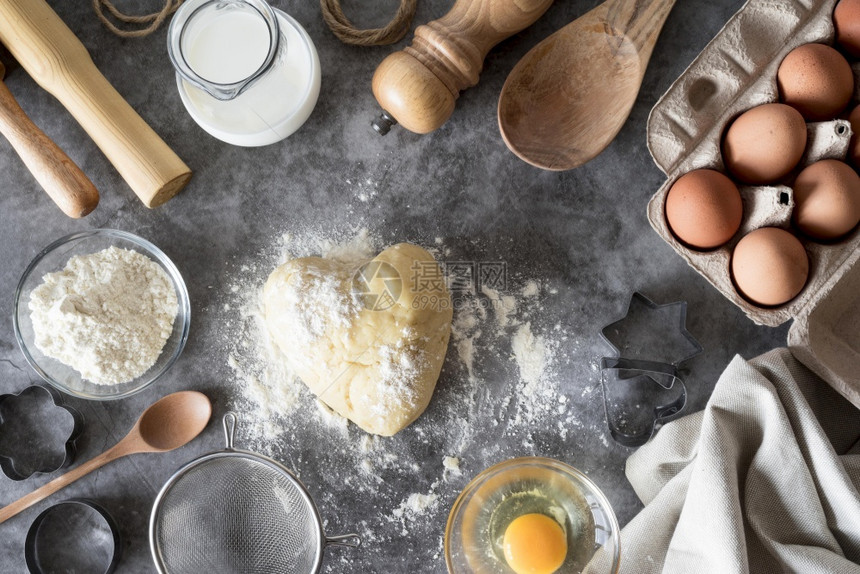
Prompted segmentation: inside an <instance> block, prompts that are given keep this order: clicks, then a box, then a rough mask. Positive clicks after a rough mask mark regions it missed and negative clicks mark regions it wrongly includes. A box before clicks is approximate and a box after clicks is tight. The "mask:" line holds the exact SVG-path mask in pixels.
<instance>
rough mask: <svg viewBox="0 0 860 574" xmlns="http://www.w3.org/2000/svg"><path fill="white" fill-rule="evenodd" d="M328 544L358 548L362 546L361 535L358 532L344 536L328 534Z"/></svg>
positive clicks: (326, 542)
mask: <svg viewBox="0 0 860 574" xmlns="http://www.w3.org/2000/svg"><path fill="white" fill-rule="evenodd" d="M325 545H326V546H343V547H346V548H358V547H359V546H361V537H360V536H359V535H358V534H343V535H342V536H330V537H329V536H327V537H326V539H325Z"/></svg>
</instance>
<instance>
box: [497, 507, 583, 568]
mask: <svg viewBox="0 0 860 574" xmlns="http://www.w3.org/2000/svg"><path fill="white" fill-rule="evenodd" d="M503 547H504V551H505V560H506V561H507V562H508V566H510V567H511V569H513V571H514V572H516V573H517V574H553V572H555V571H556V570H558V569H559V568H560V567H561V565H562V564H563V563H564V559H565V557H566V556H567V538H566V537H565V535H564V530H562V528H561V526H559V524H558V522H556V521H555V520H553V519H552V518H550V517H549V516H545V515H543V514H524V515H522V516H520V517H518V518H516V519H514V521H513V522H511V523H510V525H508V528H507V530H505V539H504V544H503Z"/></svg>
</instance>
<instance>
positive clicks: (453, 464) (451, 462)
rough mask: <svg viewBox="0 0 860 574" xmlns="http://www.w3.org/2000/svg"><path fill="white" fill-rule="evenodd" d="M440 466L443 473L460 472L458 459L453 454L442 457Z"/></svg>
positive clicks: (457, 473)
mask: <svg viewBox="0 0 860 574" xmlns="http://www.w3.org/2000/svg"><path fill="white" fill-rule="evenodd" d="M442 468H444V469H445V470H444V471H442V472H443V474H447V473H450V474H454V475H457V476H459V475H460V474H462V473H461V472H460V459H459V458H456V457H453V456H446V457H444V458H443V459H442Z"/></svg>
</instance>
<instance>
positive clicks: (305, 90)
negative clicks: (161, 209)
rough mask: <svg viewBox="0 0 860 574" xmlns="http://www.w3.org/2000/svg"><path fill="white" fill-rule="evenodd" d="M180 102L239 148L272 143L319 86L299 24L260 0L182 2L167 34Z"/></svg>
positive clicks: (312, 52) (302, 114)
mask: <svg viewBox="0 0 860 574" xmlns="http://www.w3.org/2000/svg"><path fill="white" fill-rule="evenodd" d="M167 49H168V53H169V54H170V60H171V62H173V66H174V68H176V81H177V86H178V88H179V94H180V97H181V98H182V103H183V104H185V108H186V109H187V110H188V113H189V114H190V115H191V117H192V118H194V121H196V122H197V123H198V124H199V125H200V127H202V128H203V129H204V130H206V131H207V132H209V133H210V134H211V135H213V136H215V137H216V138H218V139H220V140H223V141H225V142H228V143H231V144H234V145H240V146H262V145H268V144H271V143H274V142H277V141H280V140H282V139H284V138H286V137H287V136H289V135H290V134H292V133H293V132H295V131H296V130H297V129H299V128H300V127H301V126H302V124H304V122H305V121H306V120H307V119H308V117H309V116H310V114H311V112H312V111H313V108H314V106H315V105H316V101H317V98H318V96H319V90H320V64H319V57H318V56H317V52H316V48H315V47H314V44H313V42H312V41H311V38H310V36H308V34H307V32H306V31H305V30H304V28H302V27H301V25H299V23H298V22H296V21H295V20H294V19H293V18H292V17H290V16H289V15H287V14H285V13H284V12H282V11H280V10H277V9H274V8H272V7H271V6H270V5H269V4H268V3H266V2H265V0H186V2H184V3H183V4H182V6H181V7H180V8H179V10H178V11H177V12H176V14H175V15H174V17H173V20H172V21H171V23H170V28H169V30H168V33H167Z"/></svg>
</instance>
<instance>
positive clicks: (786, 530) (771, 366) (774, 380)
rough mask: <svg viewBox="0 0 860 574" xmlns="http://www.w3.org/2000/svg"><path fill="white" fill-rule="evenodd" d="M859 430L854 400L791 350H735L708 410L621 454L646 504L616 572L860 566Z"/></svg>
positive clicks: (695, 573)
mask: <svg viewBox="0 0 860 574" xmlns="http://www.w3.org/2000/svg"><path fill="white" fill-rule="evenodd" d="M857 368H858V369H860V365H857ZM858 439H860V410H858V409H857V408H855V407H854V406H853V405H852V404H851V403H849V402H848V401H847V400H845V399H844V398H842V396H841V395H839V394H838V393H837V392H836V391H835V390H833V389H832V388H831V387H830V386H829V385H827V384H826V383H825V382H823V381H822V380H821V379H819V378H818V377H817V376H816V375H815V374H813V373H812V372H811V371H809V370H808V369H807V368H806V367H804V366H803V365H802V364H801V363H799V362H798V361H797V360H796V359H795V358H794V357H793V356H792V355H791V353H790V352H789V351H788V350H787V349H777V350H774V351H771V352H769V353H767V354H765V355H762V356H760V357H758V358H756V359H753V360H751V361H749V362H747V361H745V360H743V359H742V358H740V357H735V359H734V360H733V361H732V362H731V363H730V364H729V366H728V368H726V370H725V372H724V373H723V375H722V376H721V377H720V379H719V381H718V383H717V385H716V388H715V389H714V393H713V395H712V396H711V399H710V401H709V402H708V405H707V407H706V408H705V410H704V411H701V412H698V413H694V414H691V415H688V416H686V417H683V418H680V419H678V420H676V421H673V422H671V423H669V424H667V425H666V426H664V427H663V428H662V429H661V430H660V431H659V432H658V433H657V435H656V436H655V437H654V439H653V440H651V442H649V443H648V444H646V445H644V446H643V447H641V448H640V449H639V450H638V451H637V452H636V453H634V454H633V455H632V456H631V457H630V458H629V459H628V460H627V469H626V472H627V478H628V479H629V480H630V483H631V484H632V485H633V488H634V489H635V491H636V494H637V495H638V496H639V498H640V499H641V500H642V501H643V502H644V503H645V505H646V506H645V509H644V510H642V512H640V513H639V515H638V516H636V517H635V518H634V519H633V520H632V521H631V522H630V523H629V524H628V525H627V526H626V527H625V528H624V530H623V531H622V533H621V558H622V560H621V570H620V572H621V573H622V574H634V573H635V574H645V573H651V572H662V573H671V574H676V573H677V574H700V573H702V574H704V573H711V572H713V573H719V574H731V573H735V572H752V573H754V574H758V573H765V574H769V573H779V572H798V573H803V574H807V573H809V574H818V573H822V574H824V573H826V574H850V573H855V572H856V573H860V566H858V563H860V495H858V486H860V443H858ZM595 558H596V559H597V560H595V562H597V561H599V559H600V558H603V557H602V556H597V557H595ZM590 566H591V567H594V566H597V564H596V563H592V564H591V565H590ZM587 571H588V572H604V570H600V569H595V568H589V569H588V570H587Z"/></svg>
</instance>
